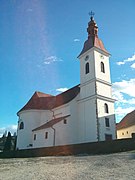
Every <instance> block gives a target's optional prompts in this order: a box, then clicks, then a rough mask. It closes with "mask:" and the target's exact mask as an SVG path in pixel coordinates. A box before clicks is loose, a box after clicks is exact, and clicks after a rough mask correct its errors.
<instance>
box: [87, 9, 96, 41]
mask: <svg viewBox="0 0 135 180" xmlns="http://www.w3.org/2000/svg"><path fill="white" fill-rule="evenodd" d="M89 15H90V16H91V17H90V22H89V23H88V28H87V32H88V38H90V36H98V27H97V24H96V22H95V21H94V13H93V12H92V11H91V12H90V13H89Z"/></svg>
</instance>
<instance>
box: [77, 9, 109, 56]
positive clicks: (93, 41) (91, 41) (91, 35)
mask: <svg viewBox="0 0 135 180" xmlns="http://www.w3.org/2000/svg"><path fill="white" fill-rule="evenodd" d="M89 15H90V21H89V22H88V28H87V32H88V39H87V40H86V41H85V43H84V46H83V49H82V51H81V53H80V54H79V56H81V55H82V54H83V53H85V52H86V51H88V50H89V49H91V48H93V47H95V48H97V49H100V50H102V51H104V52H105V53H107V54H109V53H108V52H107V50H106V49H105V47H104V44H103V42H102V40H100V39H99V38H98V26H97V24H96V22H95V21H94V15H95V13H94V12H92V11H91V12H90V13H89ZM79 56H78V57H79Z"/></svg>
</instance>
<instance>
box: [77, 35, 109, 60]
mask: <svg viewBox="0 0 135 180" xmlns="http://www.w3.org/2000/svg"><path fill="white" fill-rule="evenodd" d="M92 47H97V48H99V49H101V50H102V51H104V52H105V53H107V54H109V53H108V52H107V50H106V49H105V47H104V44H103V42H102V41H101V40H100V39H99V38H98V37H97V36H90V37H89V38H88V39H87V40H86V41H85V43H84V46H83V49H82V51H81V53H80V54H79V56H80V55H82V54H83V53H85V52H86V51H88V50H89V49H91V48H92ZM79 56H78V57H79Z"/></svg>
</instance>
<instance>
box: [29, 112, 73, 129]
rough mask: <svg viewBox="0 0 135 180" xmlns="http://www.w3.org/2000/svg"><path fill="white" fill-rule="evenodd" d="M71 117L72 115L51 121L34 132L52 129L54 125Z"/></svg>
mask: <svg viewBox="0 0 135 180" xmlns="http://www.w3.org/2000/svg"><path fill="white" fill-rule="evenodd" d="M69 116H70V115H67V116H63V117H59V118H55V119H52V120H51V121H49V122H47V123H45V124H43V125H42V126H39V127H38V128H35V129H33V130H32V131H38V130H41V129H46V128H50V127H52V126H53V125H54V124H56V123H58V122H60V121H62V120H63V119H66V118H67V117H69Z"/></svg>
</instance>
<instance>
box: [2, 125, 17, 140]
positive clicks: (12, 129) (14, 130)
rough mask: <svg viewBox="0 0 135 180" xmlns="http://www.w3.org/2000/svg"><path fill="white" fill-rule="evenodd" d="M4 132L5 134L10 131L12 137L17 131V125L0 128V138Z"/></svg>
mask: <svg viewBox="0 0 135 180" xmlns="http://www.w3.org/2000/svg"><path fill="white" fill-rule="evenodd" d="M5 131H7V132H8V131H10V132H11V134H12V135H13V134H14V133H15V132H16V131H17V125H15V124H12V125H9V126H7V127H2V128H0V137H1V136H2V135H3V134H4V133H5Z"/></svg>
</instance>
